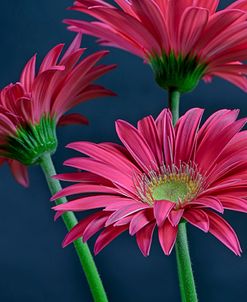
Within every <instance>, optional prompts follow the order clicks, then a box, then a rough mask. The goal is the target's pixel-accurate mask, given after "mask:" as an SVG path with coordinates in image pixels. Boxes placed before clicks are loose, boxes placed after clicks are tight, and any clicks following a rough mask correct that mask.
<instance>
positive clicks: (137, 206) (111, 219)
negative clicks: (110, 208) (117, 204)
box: [106, 202, 149, 226]
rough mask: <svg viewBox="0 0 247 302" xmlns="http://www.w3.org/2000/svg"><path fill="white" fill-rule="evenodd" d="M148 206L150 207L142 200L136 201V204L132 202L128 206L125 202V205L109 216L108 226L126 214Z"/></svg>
mask: <svg viewBox="0 0 247 302" xmlns="http://www.w3.org/2000/svg"><path fill="white" fill-rule="evenodd" d="M147 208H149V205H147V204H144V203H141V202H139V203H138V202H136V203H135V204H130V205H126V206H124V203H123V206H122V207H121V208H120V209H119V210H117V211H116V212H115V213H113V214H112V215H111V216H110V217H109V219H108V220H107V222H106V226H109V225H111V224H113V223H115V222H116V221H118V220H120V219H122V218H124V217H126V216H129V215H132V214H134V213H136V212H139V211H141V210H144V209H147Z"/></svg>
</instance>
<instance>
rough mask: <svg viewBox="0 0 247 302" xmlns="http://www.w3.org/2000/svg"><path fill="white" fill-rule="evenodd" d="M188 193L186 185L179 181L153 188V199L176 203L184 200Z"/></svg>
mask: <svg viewBox="0 0 247 302" xmlns="http://www.w3.org/2000/svg"><path fill="white" fill-rule="evenodd" d="M188 193H189V190H188V185H187V184H186V183H185V182H181V181H180V180H173V181H171V182H166V183H161V184H159V185H158V186H156V187H155V188H153V192H152V195H153V198H154V199H155V200H170V201H173V202H178V201H179V200H184V199H185V198H186V197H187V195H188Z"/></svg>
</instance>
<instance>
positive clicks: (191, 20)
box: [178, 7, 209, 55]
mask: <svg viewBox="0 0 247 302" xmlns="http://www.w3.org/2000/svg"><path fill="white" fill-rule="evenodd" d="M208 17H209V12H208V10H207V9H202V8H198V7H188V8H187V9H186V10H185V11H184V13H183V15H182V19H181V21H180V24H179V30H178V31H179V38H178V40H179V44H180V45H179V49H180V52H181V53H182V54H183V55H186V54H188V53H189V52H190V51H191V49H192V48H193V46H194V45H195V44H196V42H197V41H198V39H199V38H202V37H201V35H202V33H203V31H204V29H205V27H206V25H207V23H208Z"/></svg>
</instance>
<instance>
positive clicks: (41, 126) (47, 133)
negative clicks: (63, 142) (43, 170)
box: [0, 116, 57, 166]
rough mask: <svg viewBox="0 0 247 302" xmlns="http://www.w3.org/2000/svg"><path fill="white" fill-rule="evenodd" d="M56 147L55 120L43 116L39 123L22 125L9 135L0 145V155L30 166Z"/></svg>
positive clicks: (51, 152) (52, 151)
mask: <svg viewBox="0 0 247 302" xmlns="http://www.w3.org/2000/svg"><path fill="white" fill-rule="evenodd" d="M56 149H57V136H56V121H55V119H54V118H51V117H49V116H43V117H42V118H41V119H40V122H39V123H37V124H26V125H22V126H21V127H19V128H18V129H17V131H16V133H15V135H13V136H9V137H8V138H7V142H6V143H5V144H3V145H0V150H1V151H0V155H1V156H3V157H6V158H11V159H15V160H18V161H19V162H21V163H22V164H24V165H26V166H30V165H34V164H36V163H38V162H39V159H40V157H41V156H42V155H43V154H45V153H50V154H53V153H54V152H55V151H56Z"/></svg>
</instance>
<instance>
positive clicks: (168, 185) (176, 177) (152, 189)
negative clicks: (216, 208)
mask: <svg viewBox="0 0 247 302" xmlns="http://www.w3.org/2000/svg"><path fill="white" fill-rule="evenodd" d="M202 182H203V179H202V176H201V175H200V174H199V173H198V171H197V169H196V167H195V165H188V164H184V165H181V166H180V167H179V168H177V167H176V166H173V167H172V169H170V168H169V167H168V168H167V167H165V166H163V167H162V168H161V169H160V172H158V173H157V172H154V171H151V172H150V173H149V174H148V175H146V174H143V175H142V176H141V177H139V178H138V180H137V183H136V189H137V192H138V195H139V196H140V198H141V200H142V201H143V202H145V203H148V204H150V205H153V203H154V201H155V200H169V201H172V202H175V203H178V204H181V203H185V202H189V201H191V200H192V199H193V198H194V197H196V195H197V194H198V193H199V192H200V190H201V188H202Z"/></svg>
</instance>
